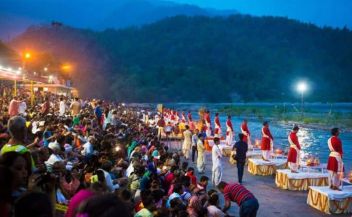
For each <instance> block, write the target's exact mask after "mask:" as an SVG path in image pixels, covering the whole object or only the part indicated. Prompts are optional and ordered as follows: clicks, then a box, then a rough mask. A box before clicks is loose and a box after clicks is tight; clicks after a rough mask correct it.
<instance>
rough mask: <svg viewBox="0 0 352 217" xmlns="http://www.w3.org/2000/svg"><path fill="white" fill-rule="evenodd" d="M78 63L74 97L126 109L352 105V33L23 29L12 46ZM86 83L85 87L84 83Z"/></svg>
mask: <svg viewBox="0 0 352 217" xmlns="http://www.w3.org/2000/svg"><path fill="white" fill-rule="evenodd" d="M11 45H12V46H14V47H16V48H17V49H20V48H21V47H25V46H27V47H28V46H33V47H34V49H36V50H42V51H43V50H45V51H49V52H53V53H54V54H56V55H58V56H60V57H61V58H66V59H69V60H71V61H75V62H76V63H77V66H78V67H77V69H79V70H78V71H77V73H76V74H74V81H75V84H76V85H77V86H78V87H79V89H80V90H81V93H82V95H83V96H104V97H106V98H114V99H118V100H124V101H133V102H202V101H203V102H231V101H236V102H238V101H294V100H297V98H298V97H299V96H298V94H297V92H296V91H295V89H294V86H293V85H294V84H295V82H297V81H298V80H300V79H306V80H307V81H308V82H309V84H310V91H309V93H307V97H306V99H307V100H310V101H323V102H326V101H329V102H331V101H351V100H352V94H351V93H352V85H351V80H352V32H351V31H349V30H347V29H331V28H324V29H321V28H318V27H316V26H314V25H308V24H303V23H300V22H297V21H293V20H288V19H286V18H274V17H262V18H259V17H251V16H243V15H234V16H230V17H227V18H224V17H215V18H210V17H186V16H178V17H172V18H167V19H165V20H162V21H159V22H156V23H154V24H151V25H147V26H143V27H141V28H127V29H123V30H106V31H103V32H93V31H88V30H79V29H72V28H69V27H61V28H52V27H32V28H30V29H28V30H27V31H26V32H25V33H24V34H23V35H21V36H19V37H18V38H17V39H15V40H14V41H13V42H12V43H11ZM86 78H89V79H86Z"/></svg>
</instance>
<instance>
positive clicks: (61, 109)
mask: <svg viewBox="0 0 352 217" xmlns="http://www.w3.org/2000/svg"><path fill="white" fill-rule="evenodd" d="M65 113H66V102H65V100H64V98H62V97H61V98H60V104H59V114H60V116H64V115H65Z"/></svg>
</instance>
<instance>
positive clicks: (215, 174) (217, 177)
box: [211, 137, 222, 186]
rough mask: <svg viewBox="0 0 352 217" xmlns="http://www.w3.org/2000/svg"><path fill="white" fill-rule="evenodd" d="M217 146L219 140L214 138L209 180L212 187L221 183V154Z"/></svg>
mask: <svg viewBox="0 0 352 217" xmlns="http://www.w3.org/2000/svg"><path fill="white" fill-rule="evenodd" d="M219 144H220V139H219V138H218V137H215V138H214V145H213V148H212V150H211V158H212V161H213V168H212V178H211V180H212V183H213V185H214V186H217V185H218V184H219V183H220V182H221V177H222V164H221V158H222V153H221V150H220V147H219Z"/></svg>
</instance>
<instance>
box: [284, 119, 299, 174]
mask: <svg viewBox="0 0 352 217" xmlns="http://www.w3.org/2000/svg"><path fill="white" fill-rule="evenodd" d="M298 130H299V127H298V126H297V125H295V126H294V127H293V129H292V131H291V132H290V135H289V136H288V142H289V144H290V149H289V151H288V156H287V163H288V167H289V168H290V170H291V172H293V173H297V172H298V169H299V164H300V152H301V146H300V144H299V141H298V137H297V133H298Z"/></svg>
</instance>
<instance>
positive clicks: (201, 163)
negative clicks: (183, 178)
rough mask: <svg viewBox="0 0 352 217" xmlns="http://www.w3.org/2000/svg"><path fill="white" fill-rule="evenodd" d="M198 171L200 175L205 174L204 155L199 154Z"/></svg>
mask: <svg viewBox="0 0 352 217" xmlns="http://www.w3.org/2000/svg"><path fill="white" fill-rule="evenodd" d="M197 169H198V172H199V173H204V171H205V156H204V153H198V156H197Z"/></svg>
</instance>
